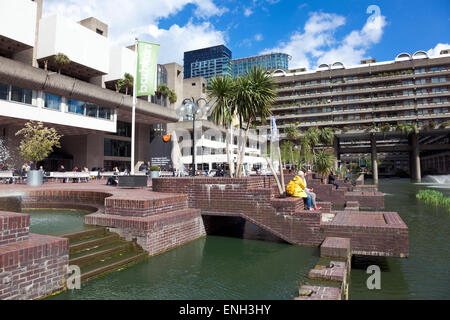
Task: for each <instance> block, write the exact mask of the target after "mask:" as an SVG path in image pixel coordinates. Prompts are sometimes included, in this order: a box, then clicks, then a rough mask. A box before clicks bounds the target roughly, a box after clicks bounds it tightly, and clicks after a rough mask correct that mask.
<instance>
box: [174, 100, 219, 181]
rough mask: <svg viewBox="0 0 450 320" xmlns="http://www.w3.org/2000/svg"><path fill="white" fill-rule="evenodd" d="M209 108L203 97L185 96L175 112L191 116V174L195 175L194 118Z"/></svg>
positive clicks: (200, 115)
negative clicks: (201, 103)
mask: <svg viewBox="0 0 450 320" xmlns="http://www.w3.org/2000/svg"><path fill="white" fill-rule="evenodd" d="M200 101H204V102H205V105H204V107H200V105H199V104H200ZM210 109H211V107H210V105H209V104H208V101H206V99H205V98H199V99H197V100H195V99H194V98H186V99H184V100H183V103H182V104H181V106H180V108H179V109H178V110H177V113H178V115H179V116H180V117H183V118H185V117H187V116H189V117H192V175H193V176H195V171H196V167H195V153H196V152H195V119H196V117H202V116H204V115H205V114H207V113H208V112H209V110H210Z"/></svg>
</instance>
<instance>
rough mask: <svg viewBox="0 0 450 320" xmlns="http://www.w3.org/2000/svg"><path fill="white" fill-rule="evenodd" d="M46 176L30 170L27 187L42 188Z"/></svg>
mask: <svg viewBox="0 0 450 320" xmlns="http://www.w3.org/2000/svg"><path fill="white" fill-rule="evenodd" d="M43 178H44V174H43V172H42V171H39V170H30V171H28V175H27V185H29V186H42V181H43Z"/></svg>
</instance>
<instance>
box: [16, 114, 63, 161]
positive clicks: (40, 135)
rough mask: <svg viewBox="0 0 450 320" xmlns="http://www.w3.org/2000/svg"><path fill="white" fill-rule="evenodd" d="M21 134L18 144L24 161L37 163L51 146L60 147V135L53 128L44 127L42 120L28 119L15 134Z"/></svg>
mask: <svg viewBox="0 0 450 320" xmlns="http://www.w3.org/2000/svg"><path fill="white" fill-rule="evenodd" d="M18 135H21V136H23V138H22V140H21V141H20V145H19V148H18V150H19V154H20V155H21V156H22V157H23V158H24V159H25V160H26V161H33V162H34V163H37V162H39V161H42V160H44V159H45V158H46V157H48V155H49V154H50V153H52V152H53V148H54V147H56V148H60V147H61V145H60V143H59V140H60V139H61V137H62V135H60V134H58V132H57V131H56V130H55V129H54V128H47V127H44V124H43V123H42V122H37V123H36V122H34V121H29V122H27V123H26V124H25V127H24V128H23V129H21V130H19V131H17V132H16V136H18Z"/></svg>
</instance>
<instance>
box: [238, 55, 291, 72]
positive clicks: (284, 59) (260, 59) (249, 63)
mask: <svg viewBox="0 0 450 320" xmlns="http://www.w3.org/2000/svg"><path fill="white" fill-rule="evenodd" d="M290 59H291V56H290V55H288V54H286V53H281V52H274V53H268V54H262V55H258V56H252V57H245V58H239V59H233V60H232V61H231V63H232V66H233V77H237V76H243V75H245V74H246V73H247V70H249V69H251V68H253V67H254V66H256V67H262V68H263V70H276V69H282V70H288V69H289V60H290Z"/></svg>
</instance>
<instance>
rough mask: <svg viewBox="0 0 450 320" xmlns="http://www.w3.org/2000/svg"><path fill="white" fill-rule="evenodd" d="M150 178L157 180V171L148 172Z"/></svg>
mask: <svg viewBox="0 0 450 320" xmlns="http://www.w3.org/2000/svg"><path fill="white" fill-rule="evenodd" d="M150 178H152V179H153V178H159V171H150Z"/></svg>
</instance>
